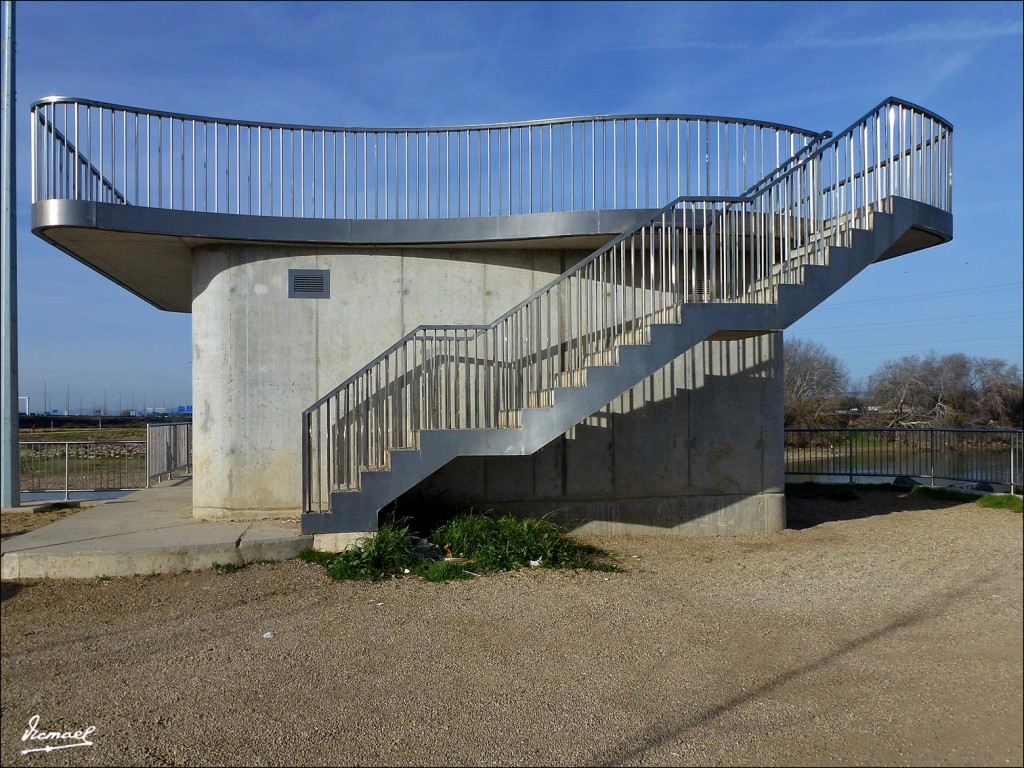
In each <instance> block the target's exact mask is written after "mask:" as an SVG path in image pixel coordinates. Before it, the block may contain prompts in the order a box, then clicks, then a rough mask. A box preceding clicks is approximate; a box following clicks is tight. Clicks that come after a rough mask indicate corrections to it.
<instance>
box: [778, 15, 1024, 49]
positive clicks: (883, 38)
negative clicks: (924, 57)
mask: <svg viewBox="0 0 1024 768" xmlns="http://www.w3.org/2000/svg"><path fill="white" fill-rule="evenodd" d="M1022 33H1024V25H1022V24H1021V23H1020V22H1017V23H1014V24H1003V23H995V22H987V21H977V20H974V21H970V20H958V21H955V22H954V21H944V22H924V23H919V24H911V25H910V26H907V27H904V28H903V29H898V30H893V31H891V32H884V33H881V34H874V35H871V34H868V35H859V36H858V35H839V36H829V37H826V36H819V35H810V36H805V37H803V38H800V39H797V40H794V41H793V45H796V46H799V47H801V48H866V47H874V46H907V45H919V44H922V43H924V44H927V43H976V42H984V41H988V40H996V39H999V38H1005V37H1015V38H1019V37H1020V36H1021V34H1022Z"/></svg>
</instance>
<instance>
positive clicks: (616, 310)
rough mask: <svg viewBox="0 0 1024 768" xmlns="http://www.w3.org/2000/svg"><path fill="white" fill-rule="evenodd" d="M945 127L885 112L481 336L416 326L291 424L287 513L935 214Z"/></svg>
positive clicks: (655, 222) (637, 240)
mask: <svg viewBox="0 0 1024 768" xmlns="http://www.w3.org/2000/svg"><path fill="white" fill-rule="evenodd" d="M951 136H952V128H951V126H950V125H949V124H948V123H947V122H945V121H944V120H942V118H939V117H938V116H936V115H933V114H932V113H930V112H928V111H927V110H923V109H921V108H920V107H916V106H914V105H912V104H909V103H906V102H902V101H899V100H896V99H887V100H886V101H884V102H882V103H881V104H880V105H879V106H878V107H876V108H875V109H874V110H872V111H871V112H869V113H868V114H867V115H865V116H864V117H863V118H861V119H860V120H858V121H857V122H855V123H854V124H853V125H851V126H850V127H849V128H848V129H847V130H845V131H843V132H842V133H840V134H839V135H837V136H835V137H833V138H831V139H829V140H828V141H825V142H823V143H821V144H820V145H819V146H817V147H815V148H813V149H811V150H810V151H809V152H807V153H804V154H803V156H802V157H801V158H799V159H798V160H797V161H795V162H794V163H786V164H785V166H786V167H783V168H780V169H777V170H776V171H775V172H773V173H771V174H769V178H767V179H766V180H765V181H764V183H758V184H755V185H754V186H753V187H752V188H750V189H749V190H748V194H746V195H743V196H738V197H728V196H722V197H712V196H704V197H685V196H684V197H680V198H677V199H676V200H674V201H672V202H671V203H670V204H668V205H666V206H665V207H663V208H662V209H661V210H660V211H658V213H657V214H656V215H655V216H653V217H652V218H651V219H650V220H648V221H647V222H645V223H643V224H641V225H640V226H638V227H636V228H635V229H633V230H630V231H628V232H626V233H624V234H622V235H620V236H619V237H616V238H615V239H614V240H612V241H611V242H610V243H609V244H608V245H606V246H604V247H602V248H601V249H599V250H597V251H595V252H594V253H593V254H591V255H590V256H589V257H588V258H586V259H584V260H583V261H581V262H580V263H579V264H577V265H576V266H574V267H572V268H571V269H569V270H568V271H566V272H565V273H563V274H562V275H560V276H559V277H558V278H556V279H555V280H554V281H552V282H551V283H549V284H548V285H547V286H545V287H543V288H541V289H540V290H539V291H537V292H536V293H535V294H533V295H532V296H530V297H529V298H528V299H526V300H525V301H523V302H522V303H520V304H518V305H517V306H515V307H514V308H512V309H511V310H509V311H508V312H506V313H505V314H504V315H502V316H501V317H499V318H498V319H497V320H495V321H494V322H493V323H490V324H489V325H446V326H420V327H418V328H416V329H415V330H413V331H412V332H410V333H409V334H407V335H406V336H405V337H403V338H402V339H401V340H399V341H398V342H397V343H396V344H394V345H393V346H392V347H390V348H389V349H388V350H386V351H385V352H383V353H382V354H381V355H379V356H378V357H377V358H375V359H374V360H373V361H372V362H371V363H369V365H367V366H366V367H365V368H363V369H362V370H361V371H359V372H358V373H356V374H355V375H353V376H351V377H350V378H349V379H347V380H346V381H345V382H343V383H342V384H341V385H339V386H338V387H336V388H335V389H334V390H332V391H331V392H329V393H328V394H327V395H325V396H324V397H322V398H321V399H320V400H318V401H317V402H316V403H314V404H313V405H312V406H310V408H308V409H307V410H306V411H305V412H304V413H303V416H302V430H303V441H302V449H303V509H304V511H307V512H321V511H325V510H326V509H327V507H328V505H329V494H330V492H332V491H334V490H342V489H351V490H356V489H358V488H359V483H360V472H361V471H363V470H366V469H381V468H387V466H388V463H389V452H390V451H393V450H401V449H408V448H416V447H417V440H418V434H419V432H420V431H421V430H424V429H484V428H501V427H509V426H517V419H518V414H519V413H520V412H521V409H522V408H524V407H527V406H537V405H542V404H545V398H547V397H549V395H550V391H551V389H552V388H553V387H556V386H565V385H569V384H579V383H582V375H583V371H584V370H585V368H586V367H587V366H588V365H594V364H609V356H610V355H614V352H615V348H616V347H617V346H618V345H620V344H624V343H625V344H628V343H640V341H641V340H642V335H643V333H644V329H645V328H646V327H647V326H649V325H651V324H652V323H665V322H679V321H680V319H681V316H682V315H681V308H682V306H683V305H684V304H687V303H693V302H703V303H706V302H769V301H774V300H775V295H776V291H777V289H778V287H779V286H780V285H782V284H785V283H793V282H798V281H799V280H800V279H801V275H800V272H801V270H800V268H801V267H803V266H805V265H817V264H827V262H828V254H829V248H830V246H832V245H849V244H850V243H851V240H850V238H851V237H852V234H851V233H852V230H854V229H856V228H860V229H867V228H869V227H870V217H871V215H872V214H873V213H874V212H876V211H884V210H886V207H887V204H888V201H890V200H891V199H892V198H894V197H906V198H909V199H911V200H915V201H918V202H922V203H926V204H928V205H932V206H935V207H938V208H940V209H942V210H945V211H949V210H950V206H951V188H952V178H951V167H952V155H951V151H952V150H951Z"/></svg>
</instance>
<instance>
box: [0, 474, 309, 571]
mask: <svg viewBox="0 0 1024 768" xmlns="http://www.w3.org/2000/svg"><path fill="white" fill-rule="evenodd" d="M312 545H313V537H312V536H302V535H300V534H299V526H298V521H297V520H294V521H287V520H281V521H274V520H259V521H253V522H239V523H231V522H211V521H207V520H195V519H193V518H192V479H191V478H190V477H186V478H178V479H176V480H170V481H168V482H166V483H163V484H161V485H159V486H156V487H154V488H147V489H144V490H141V491H136V492H135V493H131V494H129V495H127V496H123V497H121V498H119V499H113V500H111V501H106V502H104V503H102V504H99V505H97V506H94V507H88V508H86V509H83V510H82V511H81V512H78V513H76V514H74V515H71V516H70V517H66V518H64V519H63V520H58V521H57V522H55V523H52V524H50V525H47V526H45V527H43V528H39V529H37V530H34V531H30V532H28V533H24V534H22V535H20V536H12V537H11V538H9V539H5V540H4V541H3V542H2V543H0V553H2V555H0V564H2V578H4V579H38V578H51V579H84V578H96V577H98V576H132V575H138V574H150V573H169V572H173V571H189V570H199V569H202V568H212V567H213V565H214V563H232V564H236V565H241V564H242V563H246V562H252V561H254V560H286V559H288V558H292V557H295V555H296V554H298V552H299V551H300V550H302V549H305V548H306V547H311V546H312Z"/></svg>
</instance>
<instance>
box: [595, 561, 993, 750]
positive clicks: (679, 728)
mask: <svg viewBox="0 0 1024 768" xmlns="http://www.w3.org/2000/svg"><path fill="white" fill-rule="evenodd" d="M1001 575H1002V574H1001V573H1000V572H992V573H989V574H988V575H985V576H979V577H978V578H976V579H974V580H973V581H971V582H970V583H968V584H966V585H964V586H963V587H960V588H959V589H957V590H954V591H951V592H946V593H945V594H939V595H937V596H936V598H935V599H934V600H931V599H929V600H926V601H924V602H925V603H927V606H928V607H927V608H924V607H921V608H916V609H914V610H911V611H908V612H906V613H904V614H903V615H901V616H898V617H896V618H895V619H893V620H892V621H890V622H889V623H887V624H885V625H884V626H882V627H879V628H878V629H876V630H873V631H872V632H868V633H867V634H864V635H861V636H860V637H858V638H856V639H854V640H850V641H848V642H846V643H843V644H842V645H841V646H839V647H838V648H836V650H834V651H832V652H831V653H827V654H825V655H824V656H822V657H821V658H820V659H817V660H816V661H812V662H810V663H809V664H805V665H803V666H802V667H797V668H795V669H792V670H790V671H788V672H783V673H781V674H778V675H776V676H775V677H773V678H771V679H770V680H768V681H767V682H765V683H763V684H761V685H759V686H757V687H756V688H753V689H751V690H749V691H745V692H743V693H740V694H738V695H736V696H733V697H732V698H731V699H728V700H726V701H724V702H722V703H721V704H719V705H718V706H716V707H711V708H710V709H708V710H707V711H706V712H704V713H701V714H698V715H696V716H694V717H692V718H690V719H688V720H684V721H683V722H681V723H678V724H672V725H665V724H657V725H652V726H648V727H647V728H645V729H643V730H642V731H640V733H639V734H638V738H637V739H636V740H635V741H634V743H633V744H632V745H628V744H623V745H622V746H621V748H620V749H619V750H615V751H612V750H605V751H604V752H603V753H602V754H598V755H595V756H594V760H593V761H590V762H589V763H588V764H589V765H598V766H616V765H630V764H638V763H643V762H646V760H647V758H648V756H649V755H650V753H651V752H652V751H654V750H656V749H658V748H659V747H661V746H664V745H668V744H670V743H673V742H676V741H680V740H682V739H684V738H685V736H686V732H687V731H689V730H691V729H693V728H704V727H706V726H708V725H709V724H710V723H711V722H713V721H714V720H717V719H718V718H720V717H722V716H723V715H726V714H728V713H729V712H731V711H732V710H734V709H736V708H737V707H742V706H744V705H746V704H749V703H750V702H751V701H755V700H757V699H759V698H761V697H762V696H766V695H770V694H772V693H773V692H774V691H776V690H777V689H779V688H781V687H782V686H784V685H786V684H787V683H789V682H791V681H793V680H796V679H797V678H799V677H803V676H805V675H811V674H814V673H815V672H818V671H819V670H821V669H824V668H825V667H827V666H829V665H830V664H833V663H835V662H836V661H838V660H839V659H841V658H842V657H843V656H846V655H848V654H850V653H853V652H854V651H857V650H860V649H861V648H863V647H865V646H867V645H870V644H871V643H874V642H875V641H877V640H881V639H882V638H884V637H886V636H887V635H891V634H892V633H893V632H897V631H899V630H902V629H906V628H907V627H911V626H914V625H915V624H920V623H921V622H922V621H926V620H928V619H931V618H934V617H935V616H941V615H942V614H943V613H945V612H946V611H947V610H949V606H950V605H952V604H953V603H955V602H956V601H958V600H962V599H964V598H968V597H970V596H972V595H974V594H976V592H977V590H978V589H979V588H981V587H982V586H984V585H985V584H989V583H991V582H993V581H996V580H997V579H998V578H999V577H1000V576H1001Z"/></svg>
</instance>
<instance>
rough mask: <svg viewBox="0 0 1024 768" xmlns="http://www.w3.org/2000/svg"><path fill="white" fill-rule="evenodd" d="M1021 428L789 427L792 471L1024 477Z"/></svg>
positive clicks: (1013, 480)
mask: <svg viewBox="0 0 1024 768" xmlns="http://www.w3.org/2000/svg"><path fill="white" fill-rule="evenodd" d="M1022 442H1024V432H1022V431H1021V430H1019V429H898V428H891V429H881V428H880V429H787V430H786V439H785V456H786V474H787V475H820V476H835V477H844V478H848V479H849V481H850V482H851V483H852V482H855V480H856V478H858V477H900V476H906V477H912V478H915V479H918V480H927V481H929V483H930V484H932V485H934V484H935V481H937V480H946V481H955V482H973V483H989V484H998V485H1008V486H1010V487H1011V488H1018V487H1020V486H1021V484H1022V483H1024V479H1022V478H1024V450H1022V449H1024V445H1022Z"/></svg>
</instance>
